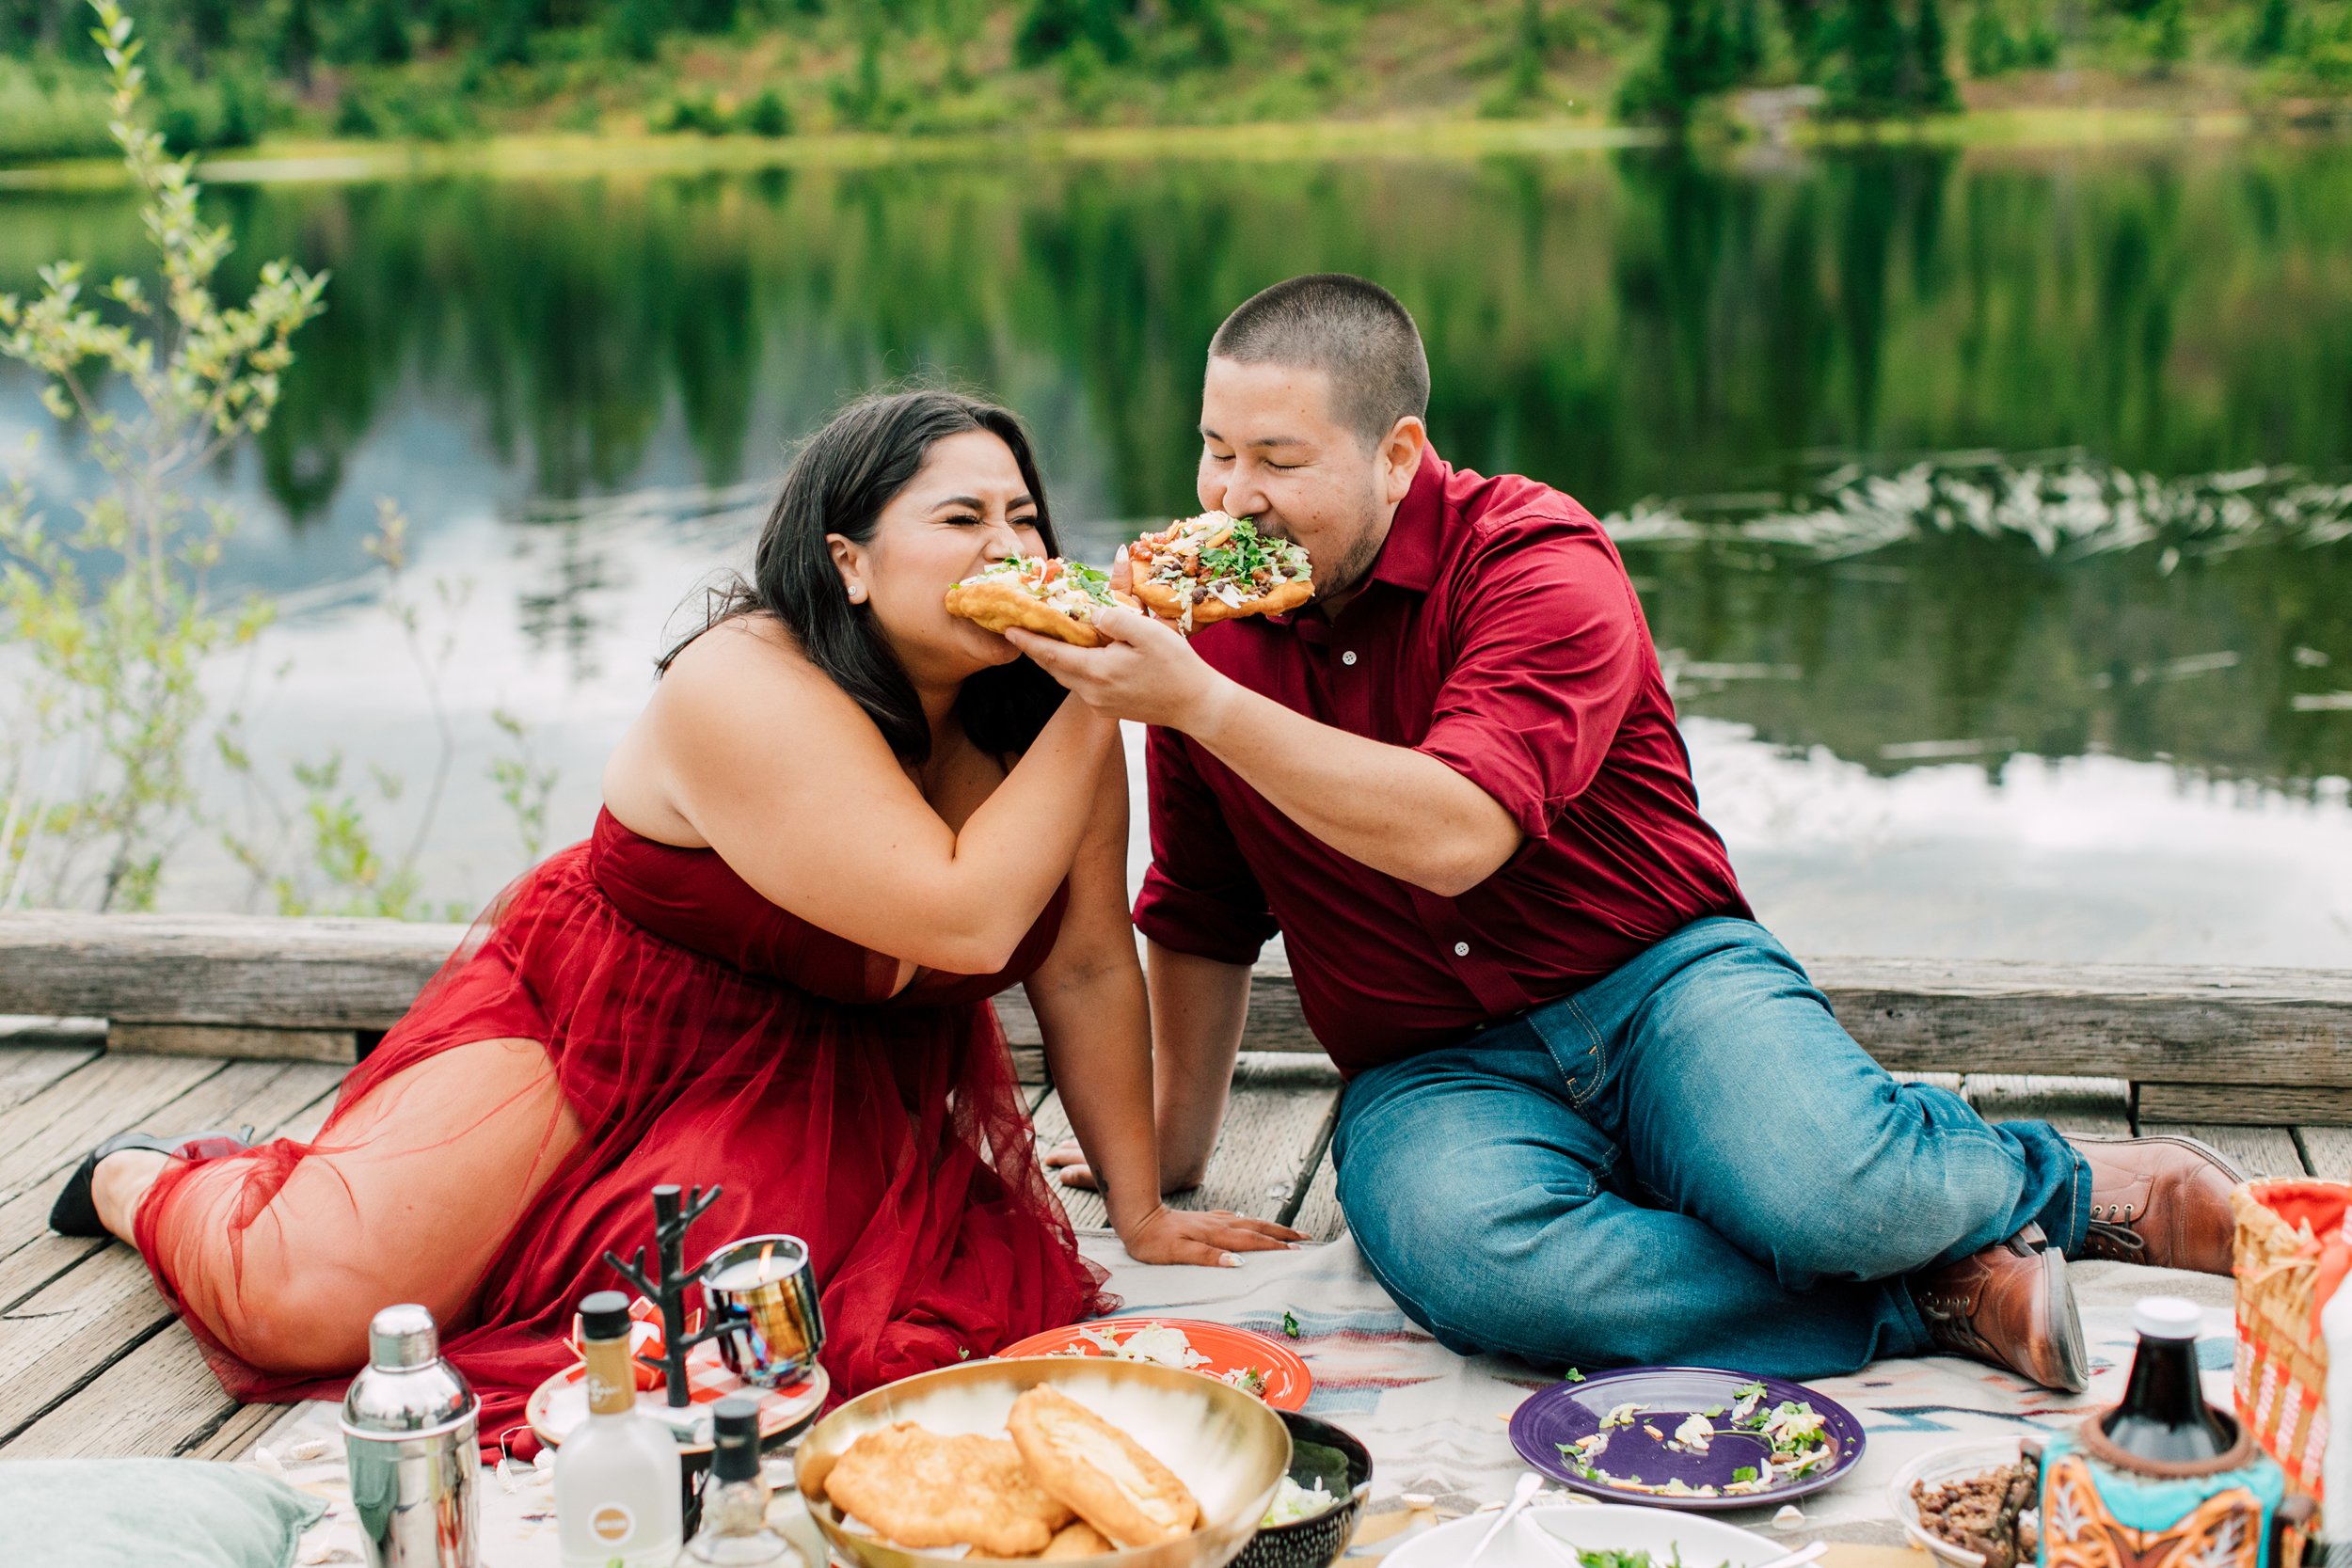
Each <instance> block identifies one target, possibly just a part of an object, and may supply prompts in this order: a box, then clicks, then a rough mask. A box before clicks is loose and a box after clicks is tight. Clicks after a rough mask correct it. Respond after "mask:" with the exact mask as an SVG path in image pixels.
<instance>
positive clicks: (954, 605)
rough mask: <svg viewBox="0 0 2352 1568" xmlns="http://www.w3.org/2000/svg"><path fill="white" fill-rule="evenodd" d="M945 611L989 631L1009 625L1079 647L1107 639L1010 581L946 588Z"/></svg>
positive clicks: (977, 580) (997, 630)
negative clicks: (984, 627)
mask: <svg viewBox="0 0 2352 1568" xmlns="http://www.w3.org/2000/svg"><path fill="white" fill-rule="evenodd" d="M947 613H948V614H950V615H961V616H962V617H963V618H964V619H965V620H967V621H974V622H977V623H978V624H979V625H981V626H986V627H987V628H988V629H989V630H991V631H993V632H997V633H1002V632H1003V631H1005V630H1006V628H1008V627H1009V626H1019V627H1021V628H1022V629H1023V630H1024V631H1033V632H1036V633H1038V634H1039V635H1041V636H1043V637H1054V638H1059V639H1060V640H1061V641H1064V642H1069V643H1073V644H1075V645H1076V646H1078V647H1081V648H1099V647H1101V646H1103V644H1104V643H1105V642H1108V641H1110V639H1109V638H1107V637H1104V635H1103V634H1102V633H1101V632H1099V631H1096V630H1095V629H1094V628H1093V627H1092V626H1089V625H1087V624H1086V623H1085V622H1084V621H1081V620H1078V619H1077V618H1076V617H1074V616H1072V615H1066V614H1064V613H1063V612H1062V611H1060V610H1056V609H1055V608H1054V607H1053V606H1052V605H1049V604H1047V603H1046V602H1045V601H1044V600H1042V599H1040V598H1037V597H1035V596H1033V595H1031V594H1027V593H1025V592H1024V591H1023V590H1022V589H1021V588H1020V587H1019V586H1017V585H1016V584H1014V583H1010V582H1006V581H1002V580H982V579H975V580H972V581H969V582H959V583H957V584H956V585H955V586H954V587H953V588H950V589H948V590H947Z"/></svg>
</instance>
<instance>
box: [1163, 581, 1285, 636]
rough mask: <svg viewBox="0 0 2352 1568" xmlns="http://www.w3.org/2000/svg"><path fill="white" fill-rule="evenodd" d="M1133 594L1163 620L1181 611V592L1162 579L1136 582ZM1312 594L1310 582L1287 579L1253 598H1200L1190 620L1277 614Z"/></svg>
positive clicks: (1200, 623)
mask: <svg viewBox="0 0 2352 1568" xmlns="http://www.w3.org/2000/svg"><path fill="white" fill-rule="evenodd" d="M1134 592H1135V595H1136V598H1138V599H1141V600H1142V601H1143V608H1144V609H1146V610H1150V611H1151V612H1152V614H1154V615H1156V616H1158V617H1159V618H1160V619H1161V620H1163V621H1173V620H1177V619H1179V618H1181V617H1182V616H1183V614H1184V594H1183V593H1182V592H1181V591H1180V590H1178V589H1176V588H1173V587H1170V586H1169V585H1168V584H1167V583H1164V582H1139V583H1137V584H1136V586H1135V590H1134ZM1314 596H1315V585H1314V584H1313V583H1311V582H1286V583H1284V584H1282V585H1281V586H1280V587H1279V588H1277V589H1275V590H1274V591H1273V592H1272V593H1268V594H1259V595H1258V596H1257V597H1256V598H1254V599H1244V600H1242V602H1241V603H1240V604H1238V605H1230V604H1227V603H1226V602H1225V601H1224V600H1223V599H1202V600H1201V601H1200V603H1199V604H1197V605H1194V606H1193V607H1192V624H1193V625H1194V626H1213V625H1215V624H1216V622H1219V621H1232V620H1238V619H1239V618H1240V617H1242V616H1244V615H1279V614H1282V613H1283V612H1284V611H1286V610H1296V609H1297V608H1298V607H1299V606H1300V605H1303V604H1305V603H1306V602H1307V601H1308V600H1309V599H1311V598H1313V597H1314Z"/></svg>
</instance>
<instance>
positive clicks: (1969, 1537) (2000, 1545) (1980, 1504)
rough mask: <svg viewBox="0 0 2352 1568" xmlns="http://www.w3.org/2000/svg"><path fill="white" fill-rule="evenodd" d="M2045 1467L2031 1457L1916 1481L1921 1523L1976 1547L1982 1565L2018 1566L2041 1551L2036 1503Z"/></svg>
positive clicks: (1949, 1540) (1964, 1546)
mask: <svg viewBox="0 0 2352 1568" xmlns="http://www.w3.org/2000/svg"><path fill="white" fill-rule="evenodd" d="M2040 1486H2041V1472H2040V1470H2039V1469H2038V1468H2037V1467H2036V1465H2034V1464H2033V1462H2031V1461H2030V1460H2020V1461H2018V1463H2016V1464H2014V1465H1998V1466H1995V1467H1994V1468H1993V1469H1990V1470H1986V1471H1984V1472H1983V1473H1982V1474H1980V1475H1974V1476H1963V1477H1962V1478H1961V1479H1960V1480H1958V1481H1945V1482H1942V1483H1941V1484H1938V1485H1930V1484H1929V1483H1928V1482H1926V1481H1914V1482H1913V1483H1912V1487H1911V1500H1912V1501H1913V1502H1914V1503H1915V1504H1916V1505H1917V1507H1918V1510H1919V1528H1921V1529H1923V1530H1925V1531H1927V1532H1928V1533H1929V1534H1930V1535H1932V1536H1933V1537H1935V1538H1936V1539H1937V1540H1938V1541H1941V1542H1943V1543H1944V1544H1946V1545H1948V1546H1957V1547H1959V1548H1960V1549H1961V1550H1962V1551H1964V1552H1975V1553H1976V1554H1978V1555H1979V1557H1981V1558H1983V1559H1984V1568H2016V1564H2018V1563H2021V1562H2029V1561H2031V1560H2034V1559H2035V1558H2037V1557H2039V1556H2040V1555H2041V1550H2042V1532H2041V1530H2040V1528H2038V1525H2039V1514H2038V1513H2037V1511H2036V1509H2035V1501H2036V1494H2037V1492H2038V1490H2039V1488H2040Z"/></svg>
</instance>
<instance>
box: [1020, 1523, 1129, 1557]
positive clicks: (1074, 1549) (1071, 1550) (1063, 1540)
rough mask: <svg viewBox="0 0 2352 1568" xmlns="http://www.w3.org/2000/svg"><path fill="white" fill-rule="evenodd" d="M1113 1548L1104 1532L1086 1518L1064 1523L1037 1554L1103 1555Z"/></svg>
mask: <svg viewBox="0 0 2352 1568" xmlns="http://www.w3.org/2000/svg"><path fill="white" fill-rule="evenodd" d="M1111 1549H1112V1546H1111V1544H1110V1542H1109V1541H1108V1540H1106V1539H1104V1535H1103V1532H1102V1531H1101V1530H1099V1529H1096V1528H1094V1527H1093V1526H1092V1525H1089V1524H1088V1523H1087V1522H1086V1521H1085V1520H1084V1519H1080V1520H1078V1521H1077V1522H1076V1523H1075V1524H1069V1525H1064V1526H1063V1527H1062V1528H1060V1529H1059V1530H1058V1531H1057V1532H1056V1533H1055V1535H1054V1539H1053V1540H1051V1541H1049V1542H1047V1543H1046V1544H1045V1549H1044V1550H1043V1551H1041V1552H1040V1553H1038V1554H1037V1555H1038V1556H1039V1557H1041V1558H1066V1557H1101V1556H1102V1555H1103V1554H1104V1552H1107V1551H1110V1550H1111Z"/></svg>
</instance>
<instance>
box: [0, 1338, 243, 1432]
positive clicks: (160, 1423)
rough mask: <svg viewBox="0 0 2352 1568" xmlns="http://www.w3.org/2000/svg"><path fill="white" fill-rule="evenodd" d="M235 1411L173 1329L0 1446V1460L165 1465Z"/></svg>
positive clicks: (190, 1343) (198, 1355)
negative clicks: (158, 1460)
mask: <svg viewBox="0 0 2352 1568" xmlns="http://www.w3.org/2000/svg"><path fill="white" fill-rule="evenodd" d="M239 1408H240V1406H239V1405H238V1403H237V1402H236V1401H235V1400H232V1399H230V1397H229V1396H228V1395H227V1394H226V1393H224V1392H222V1391H221V1386H220V1380H219V1379H218V1378H215V1376H214V1375H213V1370H212V1368H210V1367H208V1366H206V1365H205V1364H204V1354H203V1352H202V1351H201V1350H200V1349H199V1348H198V1345H197V1342H196V1336H195V1335H193V1334H190V1333H189V1332H188V1329H187V1325H186V1324H185V1323H179V1322H176V1321H175V1322H173V1323H168V1324H167V1325H166V1326H165V1328H164V1330H163V1332H162V1333H160V1334H157V1335H156V1336H154V1338H151V1339H148V1340H146V1341H144V1342H143V1343H141V1344H140V1345H139V1346H138V1347H137V1348H136V1349H135V1350H133V1351H132V1352H131V1353H130V1354H127V1355H124V1356H122V1357H120V1358H119V1359H118V1360H117V1361H115V1362H114V1363H113V1364H112V1365H110V1366H108V1367H107V1368H106V1369H105V1370H103V1371H102V1372H100V1373H99V1374H98V1376H97V1377H96V1378H94V1379H92V1380H91V1381H90V1382H89V1383H88V1384H87V1385H86V1386H84V1387H82V1388H81V1389H80V1390H79V1391H78V1392H77V1393H75V1394H74V1395H73V1397H72V1399H70V1400H67V1401H66V1402H64V1403H62V1404H59V1405H57V1406H56V1408H54V1409H52V1410H51V1411H49V1413H48V1414H46V1415H44V1416H42V1417H40V1418H39V1419H38V1420H36V1421H34V1422H33V1423H32V1424H31V1425H29V1426H27V1427H25V1428H24V1431H22V1432H20V1433H17V1434H16V1436H14V1437H13V1438H11V1439H9V1440H8V1442H6V1443H0V1459H72V1458H78V1457H81V1456H84V1455H103V1456H107V1457H112V1458H126V1457H131V1456H135V1455H149V1454H151V1455H161V1456H166V1457H168V1456H169V1455H172V1454H177V1453H180V1452H182V1451H183V1450H184V1449H187V1448H188V1447H190V1446H191V1445H193V1444H195V1443H198V1442H199V1441H201V1440H202V1439H203V1438H205V1437H207V1436H209V1435H211V1434H212V1433H216V1432H218V1431H219V1430H220V1428H221V1426H222V1425H223V1423H225V1422H226V1421H228V1420H229V1419H230V1418H231V1417H232V1416H234V1415H235V1414H236V1412H237V1411H238V1409H239Z"/></svg>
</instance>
